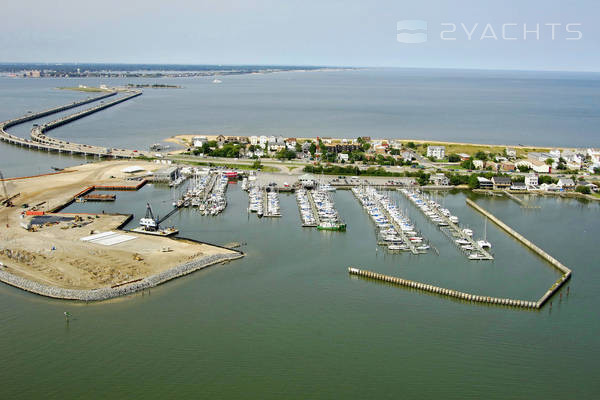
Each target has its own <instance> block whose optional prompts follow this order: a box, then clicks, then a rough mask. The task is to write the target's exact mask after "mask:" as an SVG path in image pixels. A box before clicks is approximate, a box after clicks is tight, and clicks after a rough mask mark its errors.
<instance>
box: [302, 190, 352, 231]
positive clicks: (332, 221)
mask: <svg viewBox="0 0 600 400" xmlns="http://www.w3.org/2000/svg"><path fill="white" fill-rule="evenodd" d="M329 192H330V191H329V190H324V189H321V187H320V186H319V187H318V188H317V190H313V191H311V192H310V193H309V196H311V195H312V198H313V202H314V205H315V208H316V210H317V217H318V225H317V229H318V230H320V231H345V230H346V224H345V223H344V221H343V220H342V217H341V216H340V214H339V213H338V212H337V210H336V208H335V204H334V202H333V199H332V198H331V196H330V195H329Z"/></svg>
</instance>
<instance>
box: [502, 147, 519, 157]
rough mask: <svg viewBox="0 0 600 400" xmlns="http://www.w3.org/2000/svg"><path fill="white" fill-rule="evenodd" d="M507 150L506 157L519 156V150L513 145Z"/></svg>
mask: <svg viewBox="0 0 600 400" xmlns="http://www.w3.org/2000/svg"><path fill="white" fill-rule="evenodd" d="M505 151H506V157H508V158H517V150H515V149H513V148H512V147H507V148H506V150H505Z"/></svg>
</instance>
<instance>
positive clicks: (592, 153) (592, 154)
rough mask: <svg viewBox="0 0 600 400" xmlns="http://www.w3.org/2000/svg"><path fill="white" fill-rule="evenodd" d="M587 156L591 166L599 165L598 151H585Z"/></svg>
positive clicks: (599, 151) (599, 154)
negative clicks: (590, 160)
mask: <svg viewBox="0 0 600 400" xmlns="http://www.w3.org/2000/svg"><path fill="white" fill-rule="evenodd" d="M587 155H588V156H589V157H590V158H591V159H592V164H600V149H587Z"/></svg>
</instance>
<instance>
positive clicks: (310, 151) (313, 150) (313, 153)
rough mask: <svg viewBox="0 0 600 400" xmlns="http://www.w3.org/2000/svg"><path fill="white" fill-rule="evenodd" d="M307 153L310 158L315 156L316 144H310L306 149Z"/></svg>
mask: <svg viewBox="0 0 600 400" xmlns="http://www.w3.org/2000/svg"><path fill="white" fill-rule="evenodd" d="M308 152H309V153H310V154H311V155H312V156H314V155H315V153H316V152H317V145H316V144H314V143H311V144H310V147H309V148H308Z"/></svg>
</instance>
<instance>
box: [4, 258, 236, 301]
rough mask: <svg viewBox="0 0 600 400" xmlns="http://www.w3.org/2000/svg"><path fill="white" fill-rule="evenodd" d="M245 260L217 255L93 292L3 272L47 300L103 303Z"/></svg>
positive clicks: (9, 280)
mask: <svg viewBox="0 0 600 400" xmlns="http://www.w3.org/2000/svg"><path fill="white" fill-rule="evenodd" d="M243 256H244V255H243V254H242V253H232V254H215V255H212V256H206V257H202V258H197V259H194V260H192V261H189V262H186V263H183V264H180V265H178V266H176V267H173V268H171V269H169V270H167V271H163V272H160V273H158V274H156V275H152V276H149V277H147V278H144V279H142V280H140V281H137V282H133V283H131V284H126V285H123V286H119V287H115V288H111V287H106V288H101V289H90V290H82V289H65V288H60V287H56V286H49V285H44V284H42V283H37V282H34V281H32V280H29V279H26V278H22V277H20V276H17V275H13V274H11V273H10V272H8V271H7V270H6V269H0V281H2V282H4V283H6V284H8V285H11V286H14V287H17V288H19V289H23V290H26V291H28V292H31V293H35V294H39V295H42V296H46V297H52V298H55V299H64V300H79V301H100V300H108V299H112V298H114V297H119V296H125V295H128V294H131V293H135V292H138V291H141V290H144V289H148V288H151V287H155V286H158V285H160V284H161V283H164V282H167V281H170V280H171V279H175V278H178V277H180V276H184V275H187V274H190V273H192V272H194V271H198V270H200V269H203V268H206V267H209V266H211V265H214V264H217V263H219V262H223V261H231V260H235V259H238V258H241V257H243Z"/></svg>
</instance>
